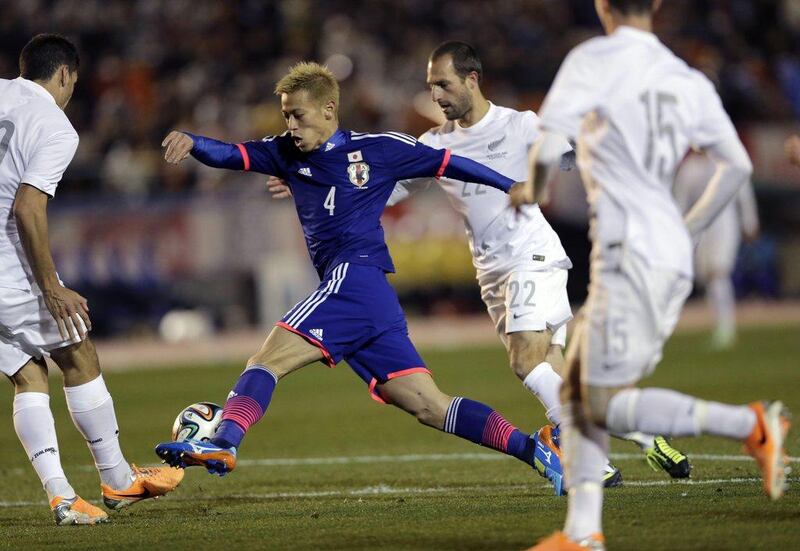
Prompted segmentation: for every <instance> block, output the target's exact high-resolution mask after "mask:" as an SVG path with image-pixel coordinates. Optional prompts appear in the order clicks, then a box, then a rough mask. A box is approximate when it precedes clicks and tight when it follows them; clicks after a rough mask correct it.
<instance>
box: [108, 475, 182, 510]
mask: <svg viewBox="0 0 800 551" xmlns="http://www.w3.org/2000/svg"><path fill="white" fill-rule="evenodd" d="M131 471H132V472H133V483H132V484H131V485H130V486H128V487H127V488H125V489H124V490H114V489H113V488H111V487H110V486H107V485H105V484H101V485H100V489H101V490H102V493H103V503H105V505H106V507H108V508H109V509H111V510H112V511H119V510H120V509H124V508H125V507H128V506H129V505H132V504H134V503H136V502H137V501H141V500H143V499H150V498H155V497H161V496H163V495H164V494H168V493H169V492H171V491H172V490H174V489H175V488H177V487H178V484H180V483H181V480H183V474H184V472H183V470H182V469H174V468H172V467H137V466H136V465H133V464H131Z"/></svg>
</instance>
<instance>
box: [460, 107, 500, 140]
mask: <svg viewBox="0 0 800 551" xmlns="http://www.w3.org/2000/svg"><path fill="white" fill-rule="evenodd" d="M496 112H497V107H496V106H495V104H494V103H492V102H491V101H490V102H489V110H488V111H486V114H484V115H483V118H482V119H481V120H479V121H478V122H476V123H475V124H473V125H472V126H468V127H466V128H464V127H463V126H461V125H460V124H458V121H456V125H455V126H456V128H457V129H458V131H459V132H467V133H471V132H478V131H479V130H480V129H481V128H483V127H484V126H486V125H487V124H489V122H490V121H491V120H492V119H494V116H495V113H496Z"/></svg>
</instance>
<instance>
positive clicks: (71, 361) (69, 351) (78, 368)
mask: <svg viewBox="0 0 800 551" xmlns="http://www.w3.org/2000/svg"><path fill="white" fill-rule="evenodd" d="M50 356H51V357H52V358H53V361H55V363H56V365H58V367H59V369H61V371H63V372H64V373H65V374H66V373H68V372H69V373H72V374H80V375H83V376H85V377H89V378H92V379H93V378H95V377H97V376H98V375H99V374H100V361H99V359H98V358H97V350H96V349H95V347H94V343H93V342H92V341H91V339H90V338H89V337H86V338H85V339H84V340H82V341H81V342H79V343H76V344H71V345H69V346H65V347H64V348H59V349H58V350H53V351H51V352H50Z"/></svg>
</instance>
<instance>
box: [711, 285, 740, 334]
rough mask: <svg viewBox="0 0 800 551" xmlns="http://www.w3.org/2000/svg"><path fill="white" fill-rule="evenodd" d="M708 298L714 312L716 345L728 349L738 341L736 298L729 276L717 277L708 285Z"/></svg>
mask: <svg viewBox="0 0 800 551" xmlns="http://www.w3.org/2000/svg"><path fill="white" fill-rule="evenodd" d="M706 298H707V300H708V302H709V304H710V305H711V308H712V309H713V310H714V318H715V319H716V328H715V330H714V345H715V346H717V347H719V348H727V347H729V346H731V345H732V344H733V342H734V341H735V340H736V297H735V293H734V291H733V283H731V279H730V276H729V275H725V276H722V277H715V278H714V279H712V280H711V281H709V282H708V284H707V285H706Z"/></svg>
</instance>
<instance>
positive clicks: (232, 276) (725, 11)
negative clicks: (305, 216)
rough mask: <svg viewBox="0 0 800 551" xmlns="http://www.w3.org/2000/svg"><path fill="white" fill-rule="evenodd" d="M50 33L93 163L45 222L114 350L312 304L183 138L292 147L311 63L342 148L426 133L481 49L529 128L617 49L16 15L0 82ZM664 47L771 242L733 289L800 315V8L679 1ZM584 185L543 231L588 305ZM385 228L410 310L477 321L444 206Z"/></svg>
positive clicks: (371, 15) (298, 245) (278, 24)
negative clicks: (791, 145) (691, 77)
mask: <svg viewBox="0 0 800 551" xmlns="http://www.w3.org/2000/svg"><path fill="white" fill-rule="evenodd" d="M40 32H58V33H61V34H64V35H66V36H67V37H69V38H70V39H72V40H74V41H75V42H76V44H77V45H78V48H79V50H80V55H81V68H80V76H79V81H78V84H77V87H76V91H75V95H74V97H73V99H72V101H71V102H70V105H69V106H68V107H67V114H68V116H69V117H70V119H71V120H72V122H73V125H74V126H75V128H76V129H77V130H78V132H79V134H80V137H81V143H80V147H79V149H78V152H77V155H76V157H75V159H74V161H73V163H72V164H71V166H70V168H69V169H68V171H67V173H66V175H65V177H64V180H63V182H62V183H61V184H60V186H59V191H58V193H57V200H56V201H54V202H53V204H52V205H51V207H50V213H51V230H52V231H51V241H52V245H53V249H54V254H55V256H56V262H57V265H58V267H59V270H60V273H61V276H62V279H64V280H65V281H67V282H69V285H70V286H71V287H73V288H76V289H78V290H79V291H80V292H82V293H83V294H84V295H86V296H87V297H88V298H89V299H90V301H91V303H92V313H93V322H94V323H93V325H94V328H95V332H96V333H97V334H99V335H111V334H131V333H133V332H145V333H150V332H153V331H154V330H155V328H157V327H158V325H159V323H162V322H163V320H164V319H168V317H167V314H168V313H170V312H173V313H174V312H180V311H192V312H202V313H203V315H202V318H203V319H202V320H201V321H202V323H200V326H202V327H215V328H236V327H241V326H243V325H248V324H252V323H263V324H270V323H271V322H272V321H274V319H275V318H276V316H279V315H280V314H281V313H282V311H283V310H284V309H285V308H286V307H287V305H291V304H293V303H294V301H296V300H298V299H299V298H301V297H302V296H304V295H305V294H307V293H308V292H309V291H310V290H311V289H312V288H313V287H314V286H315V282H314V280H313V274H312V273H311V270H310V268H309V263H308V261H307V258H308V257H307V253H306V252H305V247H304V245H303V242H302V236H301V235H300V234H299V231H298V224H297V222H296V219H295V217H294V213H293V208H292V205H291V202H290V201H283V202H277V201H272V200H270V198H269V197H268V195H267V193H266V191H265V189H264V186H263V181H264V179H263V178H261V177H259V176H256V175H249V174H240V173H235V172H230V171H220V170H212V169H208V168H205V167H203V166H201V165H199V163H195V162H187V163H184V164H183V165H181V166H180V167H177V168H176V167H173V166H170V165H167V164H166V163H164V162H163V160H162V158H161V151H160V143H161V140H162V139H163V137H164V136H165V135H166V133H167V132H168V131H169V130H171V129H173V128H177V129H185V130H189V131H194V132H197V133H200V134H205V135H210V136H213V137H216V138H220V139H223V140H229V141H242V140H246V139H256V138H260V137H262V136H264V135H267V134H275V133H281V132H283V131H284V129H285V128H284V123H283V119H282V117H281V114H280V111H279V104H278V100H277V98H276V97H275V96H274V94H273V88H274V84H275V82H276V81H277V80H278V79H279V78H280V77H281V76H282V75H283V74H284V72H285V71H286V70H287V69H288V67H289V66H290V65H292V64H293V63H295V62H297V61H300V60H304V59H313V60H317V61H320V62H323V63H325V64H327V65H328V66H329V68H331V70H332V71H333V72H334V73H335V75H336V76H337V78H338V79H339V80H340V84H341V87H342V104H341V109H340V111H341V112H340V118H341V120H342V125H343V126H344V127H345V128H350V129H354V130H359V131H375V130H388V129H391V130H401V131H405V132H408V133H412V134H420V133H422V132H423V131H425V130H426V129H428V128H429V127H431V126H432V119H433V118H435V116H436V112H435V109H432V108H433V104H432V103H431V101H430V95H429V93H428V92H427V90H426V85H425V69H426V64H427V57H428V55H429V53H430V52H431V50H432V49H433V48H434V47H435V46H437V45H438V44H439V43H441V42H443V41H445V40H463V41H466V42H469V43H471V44H473V45H474V46H475V47H476V49H477V51H478V53H479V55H480V56H481V58H482V60H483V64H484V82H483V84H482V87H483V89H484V92H485V93H486V95H487V96H488V97H489V98H490V99H491V100H493V101H495V102H496V103H498V104H501V105H506V106H510V107H516V108H520V109H534V110H535V109H537V108H538V107H539V105H540V104H541V101H542V99H543V98H544V95H545V93H546V92H547V89H548V87H549V86H550V84H551V82H552V80H553V77H554V76H555V74H556V71H557V70H558V67H559V65H560V63H561V61H562V60H563V58H564V56H565V55H566V53H567V52H568V51H569V50H570V49H571V48H572V47H573V46H575V45H576V44H577V43H579V42H580V41H582V40H585V39H587V38H589V37H591V36H593V35H597V34H600V33H601V32H602V29H601V28H600V25H599V22H598V21H597V16H596V14H595V11H594V3H593V2H591V1H590V0H282V1H266V0H225V1H222V0H220V1H212V0H137V1H126V0H4V1H3V2H2V17H0V77H3V78H14V77H16V76H17V75H18V67H17V57H18V55H19V51H20V50H21V49H22V47H23V46H24V45H25V43H26V42H27V41H28V40H29V39H30V38H31V37H32V36H33V35H35V34H37V33H40ZM656 32H657V33H658V34H659V36H660V37H661V39H662V40H663V41H664V42H665V43H666V44H667V45H668V46H670V47H671V48H672V49H673V50H674V51H675V52H676V53H677V54H678V55H679V56H681V57H682V58H684V59H685V60H687V62H688V63H689V64H690V65H692V66H694V67H696V68H698V69H699V70H701V71H703V72H704V73H705V74H706V75H707V76H708V77H709V78H710V79H711V80H712V81H713V82H714V83H715V84H716V85H717V87H718V90H719V92H720V95H721V97H722V99H723V103H724V104H725V107H726V109H727V110H728V112H729V113H730V114H731V116H732V118H733V120H734V122H735V124H736V125H737V128H738V129H739V131H740V132H741V133H742V135H743V139H744V142H745V144H746V145H747V147H748V149H749V150H750V153H751V155H752V156H753V159H754V164H755V166H756V174H755V177H756V193H757V195H758V200H759V207H760V209H761V210H762V221H763V224H762V228H763V230H764V233H763V235H762V237H761V239H760V240H759V242H758V243H757V244H756V245H754V246H753V245H750V246H751V250H750V251H749V256H748V255H744V256H743V258H744V259H745V260H744V261H743V262H744V267H743V268H742V269H740V270H739V271H738V273H739V275H740V276H742V274H746V273H748V272H747V270H749V273H751V274H755V275H752V276H751V277H749V279H747V278H745V279H743V280H742V281H755V282H757V283H751V284H749V285H745V284H742V285H740V286H739V290H740V292H741V293H742V294H747V293H750V292H753V290H755V292H756V293H757V294H760V295H761V296H769V297H778V296H798V295H800V270H797V269H796V266H797V264H798V259H800V237H796V236H800V214H798V213H800V191H798V190H800V187H798V186H797V185H796V183H798V182H800V171H797V170H796V169H794V168H791V167H789V166H788V164H787V163H786V162H785V161H784V160H783V154H782V142H783V139H785V136H786V134H787V133H788V132H790V131H794V132H797V128H798V124H797V121H798V120H800V47H798V45H800V0H666V1H665V2H664V3H663V6H662V8H661V10H660V12H659V13H658V15H657V17H656ZM571 179H572V185H571V186H567V185H564V186H560V187H561V189H563V190H565V193H566V194H567V195H566V197H562V198H561V200H559V201H554V203H555V205H554V206H553V207H551V210H550V211H548V212H547V214H548V217H549V219H550V220H551V223H552V224H553V226H554V227H555V229H556V231H557V232H558V233H559V235H560V236H561V238H562V241H563V242H564V245H565V248H566V249H567V252H568V254H569V255H570V256H571V257H572V260H573V263H574V265H575V268H574V269H573V270H572V272H571V275H570V289H569V291H570V297H571V298H572V300H573V301H575V302H576V303H580V302H581V300H582V299H583V296H584V293H585V288H586V279H587V277H588V272H587V269H586V268H587V257H588V243H587V241H586V227H585V223H586V220H585V219H586V207H585V202H584V200H583V197H582V193H583V192H582V189H581V186H580V184H579V183H578V181H577V178H576V177H575V176H574V175H572V177H571ZM792 181H793V182H794V184H793V183H792ZM570 194H572V195H570ZM558 207H560V208H558ZM384 225H385V227H386V234H387V237H388V239H389V245H390V249H391V251H392V254H393V255H394V256H395V260H396V264H397V267H398V274H397V275H396V276H394V278H393V281H394V283H395V285H396V286H397V288H398V290H399V292H400V293H401V297H402V299H403V301H404V302H403V303H404V306H405V307H406V308H407V310H409V311H411V312H417V313H439V314H441V313H447V312H463V311H480V310H481V309H482V308H483V306H482V304H481V302H480V299H479V295H478V292H477V286H476V285H475V283H474V271H473V269H472V267H471V263H470V257H469V252H468V250H467V248H466V246H465V245H464V243H465V238H464V232H463V225H462V224H461V222H460V220H459V219H458V217H457V216H456V215H455V214H454V213H453V211H452V210H451V209H449V208H448V205H447V203H446V202H445V200H444V199H443V198H442V197H441V195H439V196H436V197H432V198H425V199H424V200H421V201H420V200H414V201H410V202H409V204H404V205H401V206H399V207H395V208H394V209H393V210H392V211H390V212H389V213H387V216H386V217H385V219H384ZM753 247H755V248H753ZM748 259H749V260H748ZM740 279H741V277H740ZM178 325H179V326H180V324H178Z"/></svg>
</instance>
